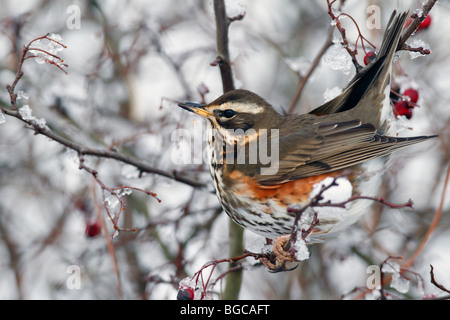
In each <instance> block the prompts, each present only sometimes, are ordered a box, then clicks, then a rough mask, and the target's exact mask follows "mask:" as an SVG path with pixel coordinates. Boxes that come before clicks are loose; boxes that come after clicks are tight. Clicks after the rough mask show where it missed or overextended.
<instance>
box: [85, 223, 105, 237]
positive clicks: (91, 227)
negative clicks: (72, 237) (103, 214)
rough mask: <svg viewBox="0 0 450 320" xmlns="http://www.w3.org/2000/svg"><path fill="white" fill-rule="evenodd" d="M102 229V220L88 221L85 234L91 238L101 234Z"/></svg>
mask: <svg viewBox="0 0 450 320" xmlns="http://www.w3.org/2000/svg"><path fill="white" fill-rule="evenodd" d="M101 231H102V227H101V225H100V222H98V221H94V222H87V223H86V231H85V234H86V236H87V237H89V238H93V237H96V236H98V235H99V234H100V232H101Z"/></svg>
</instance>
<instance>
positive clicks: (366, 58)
mask: <svg viewBox="0 0 450 320" xmlns="http://www.w3.org/2000/svg"><path fill="white" fill-rule="evenodd" d="M376 57H377V55H376V54H375V52H374V51H369V52H367V53H366V55H365V56H364V64H365V65H366V66H367V65H368V64H369V63H371V62H372V61H374V60H375V59H376Z"/></svg>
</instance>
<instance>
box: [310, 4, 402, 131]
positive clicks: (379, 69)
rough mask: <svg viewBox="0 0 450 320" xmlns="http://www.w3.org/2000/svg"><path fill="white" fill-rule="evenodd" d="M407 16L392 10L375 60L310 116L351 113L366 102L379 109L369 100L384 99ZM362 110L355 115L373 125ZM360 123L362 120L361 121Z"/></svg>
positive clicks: (369, 116) (378, 100) (367, 113)
mask: <svg viewBox="0 0 450 320" xmlns="http://www.w3.org/2000/svg"><path fill="white" fill-rule="evenodd" d="M407 17H408V12H404V13H402V14H398V15H397V13H396V11H394V12H393V13H392V16H391V18H390V20H389V24H388V27H387V28H386V31H385V34H384V38H383V42H382V44H381V45H380V49H379V51H378V54H377V59H376V60H375V61H374V62H373V63H372V64H370V65H368V66H367V67H366V68H364V69H363V70H362V71H361V72H359V73H358V74H356V75H355V77H354V78H353V79H352V81H350V84H349V85H348V86H347V88H346V89H345V90H344V91H343V92H342V93H341V94H340V95H339V96H337V97H336V98H334V99H333V100H330V101H329V102H327V103H325V104H324V105H322V106H320V107H318V108H316V109H314V110H313V111H311V112H310V114H314V115H318V116H323V115H330V114H333V113H340V112H344V111H348V110H352V109H355V107H357V106H359V105H363V104H366V103H367V102H366V101H365V100H369V101H370V102H371V103H370V104H371V105H372V106H371V107H372V109H376V108H377V107H378V108H381V106H374V105H373V102H374V101H373V99H374V98H377V97H375V96H374V95H375V94H377V95H378V97H379V99H377V100H375V101H376V102H377V103H378V102H380V103H381V102H382V100H383V97H382V96H384V90H385V87H386V85H389V82H390V70H391V65H392V60H393V58H394V54H395V52H396V50H397V46H398V42H399V40H400V36H401V32H402V30H403V27H404V25H405V22H406V18H407ZM374 86H375V87H377V89H378V90H376V91H373V90H370V91H369V89H372V88H373V87H374ZM368 93H371V94H372V96H370V97H369V96H368ZM370 99H371V100H370ZM365 109H367V108H365ZM366 111H367V110H364V112H362V113H361V115H358V116H362V117H364V118H368V119H369V120H372V121H368V122H372V123H374V124H377V122H376V121H374V120H375V119H373V118H376V116H374V115H370V113H371V112H366ZM374 113H375V112H374ZM361 120H363V121H364V119H361ZM377 125H378V124H377Z"/></svg>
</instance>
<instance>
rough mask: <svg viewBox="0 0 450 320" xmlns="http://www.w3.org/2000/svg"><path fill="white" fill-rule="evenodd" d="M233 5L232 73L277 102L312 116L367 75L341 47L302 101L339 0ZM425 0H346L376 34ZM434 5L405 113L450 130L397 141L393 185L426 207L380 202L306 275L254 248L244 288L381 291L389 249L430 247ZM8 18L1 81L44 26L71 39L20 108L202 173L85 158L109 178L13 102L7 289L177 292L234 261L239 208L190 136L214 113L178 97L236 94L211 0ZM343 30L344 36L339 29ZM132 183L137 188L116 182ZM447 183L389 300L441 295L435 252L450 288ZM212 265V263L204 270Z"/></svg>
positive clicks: (10, 13) (440, 67) (438, 81)
mask: <svg viewBox="0 0 450 320" xmlns="http://www.w3.org/2000/svg"><path fill="white" fill-rule="evenodd" d="M225 3H226V6H227V15H228V17H230V18H233V17H238V16H240V15H244V17H243V19H241V20H239V21H234V22H232V23H231V25H230V28H229V40H230V59H231V61H232V67H233V72H234V76H235V79H234V80H235V85H236V87H238V88H245V89H249V90H252V91H254V92H256V93H258V94H259V95H261V96H262V97H264V98H265V99H266V100H268V101H269V102H270V103H272V104H273V105H274V107H275V108H277V109H278V110H279V111H280V112H287V111H288V110H289V107H290V106H291V105H292V108H293V109H292V110H293V112H294V113H304V112H308V111H310V110H312V109H313V108H314V107H316V106H319V105H321V104H322V103H324V102H325V101H326V100H327V99H329V98H330V95H332V94H333V92H336V91H339V90H340V89H342V88H343V87H345V86H346V84H347V83H348V82H349V81H350V79H351V78H352V77H353V75H354V68H353V67H351V68H350V69H348V68H347V69H346V68H345V61H339V58H337V56H338V55H335V54H333V52H334V51H330V50H333V47H331V46H330V48H329V49H328V51H326V52H324V53H323V55H322V57H321V59H320V60H319V64H318V65H317V67H316V68H315V69H314V72H313V73H312V76H311V77H310V78H308V81H307V82H306V86H305V88H304V90H303V91H302V94H301V96H300V97H299V99H298V100H296V99H295V98H294V97H295V94H296V92H297V90H298V86H299V83H300V82H301V80H302V78H303V77H304V76H305V75H306V74H307V72H308V70H309V68H310V67H311V65H312V62H313V61H314V59H315V58H316V57H317V55H318V54H319V52H320V51H321V49H322V48H323V47H324V45H325V43H327V37H328V32H329V28H330V24H331V19H330V16H329V15H328V13H327V10H328V8H327V3H326V0H315V1H299V0H297V1H294V0H278V1H271V0H259V1H251V0H241V1H238V0H229V1H225ZM370 5H375V6H377V7H378V8H380V18H381V28H380V29H377V28H375V29H368V27H367V25H366V20H367V19H368V16H369V15H370V14H368V12H367V8H368V7H369V6H370ZM421 6H422V1H414V0H411V1H410V0H398V1H381V0H380V1H375V0H367V1H357V0H347V1H345V3H344V5H343V7H342V9H341V10H342V12H345V13H348V14H349V15H351V16H352V17H353V18H354V19H355V21H356V22H358V25H359V27H360V30H361V33H362V34H363V35H364V36H365V37H366V38H367V39H368V40H369V41H371V42H372V43H373V44H374V45H375V46H378V45H379V44H380V42H381V38H382V35H383V32H384V28H385V26H386V24H387V21H388V19H389V17H390V15H391V12H392V11H393V10H394V9H398V10H411V12H415V10H416V9H418V8H421ZM336 7H337V4H336ZM430 15H431V18H432V20H431V23H430V25H429V26H428V27H426V28H423V29H422V30H420V31H417V32H416V34H415V35H414V36H413V37H412V38H411V39H410V40H409V41H408V43H411V42H412V41H416V43H419V44H428V45H429V47H430V49H431V54H430V55H428V56H419V57H411V55H410V54H409V53H408V52H403V53H401V54H400V55H399V59H398V61H397V62H396V64H395V67H394V70H395V75H394V86H395V87H396V88H397V89H398V92H399V93H402V92H403V91H404V90H405V89H408V88H414V89H416V90H417V91H418V93H419V100H418V102H417V104H418V105H419V107H416V108H414V109H413V115H412V117H411V119H409V120H408V119H406V118H405V117H404V116H402V117H400V119H399V121H400V123H401V127H402V130H401V132H399V134H400V135H403V136H407V135H429V134H438V135H439V136H440V138H439V139H435V140H433V141H432V142H427V143H423V144H420V145H417V146H414V147H411V148H409V149H407V150H404V151H401V152H397V153H396V154H395V155H394V156H393V157H392V160H391V161H390V162H391V166H390V169H389V171H388V173H387V174H385V176H384V182H383V186H382V189H381V190H380V194H381V195H382V196H384V197H385V198H386V199H387V200H389V201H391V202H394V203H404V202H406V201H407V200H408V199H412V200H413V201H414V210H412V209H406V208H401V209H390V208H387V207H385V206H381V205H374V206H372V208H371V210H370V212H367V214H365V216H364V217H363V218H362V219H361V221H359V222H358V223H357V224H355V225H354V226H352V227H351V228H349V229H348V231H347V232H345V234H342V235H340V236H339V237H337V238H334V239H331V240H330V241H327V242H325V243H322V244H317V245H314V246H312V247H310V252H311V257H310V259H309V260H306V261H304V262H303V263H302V264H301V265H300V266H299V267H298V268H297V269H296V270H295V271H291V272H282V273H277V274H272V273H269V272H267V270H265V268H264V267H262V266H260V265H259V264H258V263H257V261H254V259H252V258H248V259H246V260H245V261H243V262H242V266H243V268H244V271H243V282H242V287H241V290H240V295H239V298H242V299H339V298H355V296H358V294H362V295H361V296H359V298H361V297H362V298H377V297H379V296H380V293H379V292H378V293H377V292H376V291H375V292H371V293H370V294H366V293H367V287H366V283H367V279H368V277H369V276H370V275H371V273H370V272H369V273H368V269H367V268H368V266H371V265H376V266H379V265H380V264H381V263H382V262H383V261H384V260H386V259H387V258H388V257H403V260H398V259H397V260H395V259H391V260H389V261H392V262H395V263H399V264H401V263H402V261H405V260H407V259H408V258H409V257H411V256H412V254H413V252H414V251H415V250H416V249H417V248H418V247H419V246H420V244H421V243H422V241H423V239H424V236H425V233H426V231H427V229H428V228H429V226H430V224H431V221H432V219H433V217H434V215H435V212H436V210H437V209H438V207H439V204H440V202H441V199H442V196H443V195H442V192H443V188H444V182H445V176H446V172H447V167H448V164H449V159H450V108H449V107H448V106H449V105H450V90H449V88H450V77H449V74H450V55H449V54H448V52H449V50H450V39H449V35H450V25H449V24H448V20H449V19H450V4H449V3H448V2H447V1H440V2H438V3H437V4H436V5H435V6H434V8H433V9H432V11H431V14H430ZM342 23H343V26H344V27H345V28H346V30H347V37H348V39H349V41H350V43H351V44H354V43H355V41H356V39H357V36H358V33H357V29H356V27H355V25H354V24H353V23H352V21H351V19H349V18H345V19H343V20H342ZM0 31H1V32H0V88H5V86H6V85H7V84H11V83H12V82H13V81H14V79H15V76H16V75H15V73H16V70H17V64H18V62H19V58H20V55H21V53H22V49H23V46H24V45H25V44H27V43H29V42H30V41H31V40H33V39H35V38H37V37H41V36H44V35H46V34H47V33H51V34H58V35H60V36H61V38H62V42H63V43H64V44H65V45H66V46H67V48H66V49H64V50H62V51H59V52H58V53H57V54H58V55H59V56H60V57H61V58H62V59H64V63H65V64H67V65H68V67H67V68H66V67H64V70H66V71H67V72H68V74H65V73H64V72H62V71H61V70H60V69H58V68H57V67H56V66H54V65H51V64H45V63H44V64H42V63H38V61H35V59H28V60H26V61H25V63H24V66H23V71H24V76H23V78H22V79H21V80H20V81H19V83H18V85H17V88H16V92H20V94H19V97H18V105H19V107H23V106H26V105H28V106H29V108H30V109H31V110H32V115H33V116H35V117H36V118H38V119H45V121H46V124H47V126H48V127H49V128H51V129H52V130H53V132H55V133H56V134H58V135H60V136H62V137H66V138H68V139H70V140H72V141H74V142H76V143H77V144H80V145H83V146H85V147H90V148H98V149H105V150H114V151H117V152H119V153H121V154H124V155H127V156H129V157H132V158H137V159H139V160H142V161H145V162H146V163H147V164H149V165H151V166H152V167H154V168H157V169H159V170H162V171H164V172H166V173H168V174H169V175H171V174H173V172H176V175H177V176H183V177H187V178H189V179H190V181H195V182H198V184H201V185H205V186H204V187H198V186H195V185H193V184H190V183H183V182H179V181H175V180H174V179H171V178H168V177H165V176H163V175H160V174H150V173H142V172H139V170H138V169H137V168H136V167H133V166H131V165H127V164H124V163H121V162H119V161H115V160H112V159H101V158H97V157H89V156H86V157H84V158H85V164H86V166H88V167H89V168H92V169H95V170H97V171H98V180H100V182H101V183H102V184H103V185H104V186H106V188H107V189H105V188H103V189H102V187H101V184H100V183H99V181H98V180H96V179H94V177H93V176H92V175H91V174H89V173H88V172H87V171H86V170H80V169H79V157H78V155H77V153H76V152H74V151H72V150H69V149H67V148H65V147H63V146H62V145H60V144H59V143H57V142H55V141H52V140H51V139H49V138H46V137H44V136H42V135H34V132H33V130H30V129H29V128H27V127H26V126H24V123H23V122H22V121H20V120H18V119H16V118H13V117H9V116H6V115H3V116H2V117H0V119H1V120H2V121H0V123H1V124H0V298H1V299H117V298H124V299H176V296H177V291H178V284H179V282H180V281H181V280H182V279H184V278H185V277H192V276H193V275H194V274H195V272H197V271H199V270H200V268H201V267H202V266H203V265H204V264H205V263H207V262H208V261H212V260H217V259H223V258H227V257H229V254H228V227H227V226H228V224H229V219H228V217H227V216H226V215H225V214H224V213H223V212H222V210H221V207H220V204H219V202H218V201H217V198H216V196H215V194H214V193H213V185H212V183H211V179H210V176H209V169H208V168H207V165H206V164H205V162H204V161H202V160H201V157H202V150H201V149H200V151H199V150H198V149H194V146H193V145H192V143H191V142H192V141H190V140H189V139H180V136H181V135H183V134H184V137H185V138H186V132H188V133H190V134H191V135H192V137H194V136H196V137H198V136H200V137H201V132H202V129H203V128H204V125H203V122H202V120H201V119H199V118H197V117H195V116H194V115H192V114H188V113H187V112H185V111H183V110H181V109H180V108H178V106H177V102H178V101H185V100H192V101H198V102H201V101H206V102H209V101H212V100H214V99H215V98H217V97H218V96H220V95H221V94H222V83H221V77H220V71H219V68H218V67H217V66H212V65H211V63H212V62H213V61H214V60H215V59H216V55H217V53H216V34H215V17H214V12H213V5H212V1H209V0H183V1H180V0H166V1H158V0H131V1H110V0H105V1H94V0H92V1H81V0H78V1H75V0H73V1H69V0H63V1H56V0H33V1H30V0H26V1H25V0H14V1H13V0H2V10H1V13H0ZM333 38H336V39H340V34H339V33H338V32H337V31H336V30H335V32H334V34H333ZM41 45H44V44H43V42H41ZM366 45H367V44H366ZM334 49H335V48H334ZM369 49H370V46H367V48H366V50H369ZM330 52H331V53H330ZM358 52H359V54H358V59H359V61H360V63H361V64H362V63H363V62H362V61H363V58H364V54H365V53H364V50H363V49H362V48H361V47H359V49H358ZM333 58H336V59H337V60H336V59H334V60H333ZM344 60H346V59H345V58H344ZM333 67H334V68H333ZM9 101H10V100H9V96H8V93H7V91H6V89H2V90H0V103H1V105H2V107H6V108H8V107H10V105H9ZM0 116H1V115H0ZM202 147H204V143H203V145H202ZM199 152H200V153H199ZM123 186H128V187H132V188H133V189H131V188H121V189H120V190H119V191H120V192H118V193H116V194H111V192H110V190H112V189H113V188H117V187H123ZM108 188H109V190H108ZM140 190H145V191H148V192H154V193H156V194H157V198H155V197H154V196H152V195H150V194H148V193H146V192H142V191H140ZM446 196H447V197H446V199H445V202H444V205H443V210H442V217H441V219H440V222H439V225H438V226H437V227H436V228H435V229H434V230H433V232H432V236H431V238H430V239H429V241H428V242H427V243H426V246H425V247H424V249H423V251H422V253H421V254H420V255H419V256H418V257H417V258H416V259H415V261H414V264H412V265H411V266H410V267H409V268H408V270H405V276H404V277H401V280H404V282H405V281H406V282H407V284H406V286H407V287H406V288H405V283H403V286H402V287H401V288H400V287H399V286H396V285H393V287H391V286H390V285H389V284H387V285H386V288H385V289H386V291H387V292H389V295H388V297H390V298H400V299H404V298H419V299H420V298H430V297H440V296H442V295H443V294H445V292H444V291H442V290H440V289H439V288H437V286H436V285H434V284H432V283H431V281H430V280H431V278H430V264H431V265H433V267H434V275H435V278H436V279H435V280H436V281H437V282H439V283H440V284H442V285H443V286H444V287H446V288H450V272H449V270H450V255H449V252H450V232H449V228H450V219H449V212H450V192H449V191H447V194H446ZM158 199H159V200H160V201H158ZM122 209H123V210H122ZM108 213H109V214H108ZM112 221H114V223H113V222H112ZM115 226H116V229H117V227H118V228H120V229H123V230H121V231H120V230H115V228H114V227H115ZM126 229H136V230H135V231H127V230H126ZM244 240H245V243H244V247H245V248H246V249H249V250H260V249H261V243H263V239H262V238H260V237H258V236H256V235H253V234H251V233H250V232H247V231H246V232H245V233H244ZM392 264H393V265H394V266H395V264H394V263H392ZM227 269H228V264H227V263H222V264H219V265H218V266H217V267H216V268H215V270H214V272H213V274H212V276H211V279H217V278H218V277H219V276H220V275H222V274H223V273H224V272H226V270H227ZM211 271H212V270H211V268H207V269H205V270H203V276H204V278H205V279H207V278H208V276H209V275H210V273H211ZM226 279H227V277H226V276H225V277H224V278H223V280H222V281H219V282H218V283H217V284H216V285H215V286H214V287H213V288H212V289H211V290H212V291H213V293H212V295H211V297H213V298H214V299H219V298H220V297H221V292H222V290H223V287H224V282H225V281H226ZM202 284H205V281H203V283H199V285H202ZM209 284H210V283H209ZM447 295H448V293H447Z"/></svg>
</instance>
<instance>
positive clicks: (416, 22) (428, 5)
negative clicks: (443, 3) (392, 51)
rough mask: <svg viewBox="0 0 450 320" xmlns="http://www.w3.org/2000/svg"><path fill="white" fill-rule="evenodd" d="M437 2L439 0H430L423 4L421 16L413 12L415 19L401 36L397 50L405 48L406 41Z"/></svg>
mask: <svg viewBox="0 0 450 320" xmlns="http://www.w3.org/2000/svg"><path fill="white" fill-rule="evenodd" d="M436 2H437V0H428V1H427V2H425V3H424V4H423V6H422V9H421V10H422V14H421V15H420V16H419V15H418V14H413V15H412V16H411V17H412V18H413V19H414V20H413V21H412V22H411V24H410V25H409V26H408V28H406V30H405V31H404V32H403V35H402V36H401V38H400V41H399V42H398V47H397V50H401V49H402V48H404V44H405V43H406V41H407V40H408V39H409V37H411V35H412V34H413V33H414V32H415V31H416V30H417V28H418V27H419V25H420V24H421V23H422V22H423V20H425V18H426V17H427V15H428V13H429V12H430V11H431V9H432V8H433V6H434V4H435V3H436Z"/></svg>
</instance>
